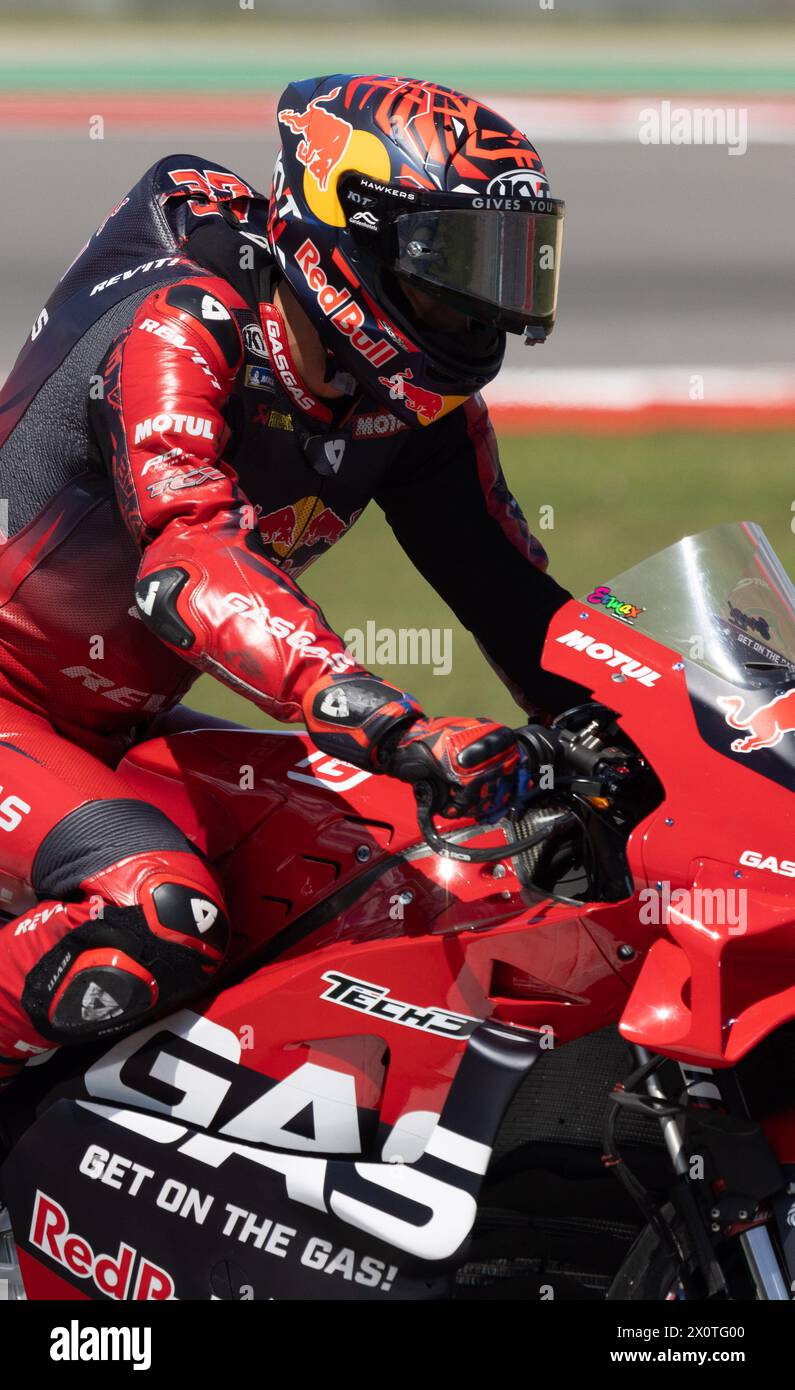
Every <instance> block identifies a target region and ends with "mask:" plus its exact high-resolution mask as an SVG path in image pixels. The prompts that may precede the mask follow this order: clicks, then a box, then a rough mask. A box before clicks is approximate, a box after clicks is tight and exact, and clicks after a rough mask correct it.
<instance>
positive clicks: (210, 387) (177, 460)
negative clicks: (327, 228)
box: [98, 278, 361, 720]
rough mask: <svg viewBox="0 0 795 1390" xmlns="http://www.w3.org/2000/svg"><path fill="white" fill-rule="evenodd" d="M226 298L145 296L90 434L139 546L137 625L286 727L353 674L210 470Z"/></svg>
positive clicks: (222, 391)
mask: <svg viewBox="0 0 795 1390" xmlns="http://www.w3.org/2000/svg"><path fill="white" fill-rule="evenodd" d="M237 303H238V302H237V299H236V297H235V295H234V291H232V290H231V289H230V287H229V286H228V285H226V284H225V282H223V281H219V280H214V279H210V278H206V279H205V278H198V279H196V280H195V281H190V280H186V281H184V282H181V283H180V284H179V285H173V286H170V287H167V288H161V289H158V290H155V291H154V292H153V293H152V294H151V295H150V296H149V297H148V298H147V299H146V300H145V301H144V302H143V304H141V305H140V307H139V308H138V310H137V312H136V314H135V317H134V319H133V322H132V325H131V327H130V329H129V331H128V332H127V333H126V335H125V336H124V337H123V338H122V339H121V340H120V341H119V342H118V343H117V344H116V346H115V347H114V349H113V351H112V353H111V354H110V357H109V359H108V361H107V363H106V369H105V391H104V399H103V401H102V402H101V403H98V409H99V412H100V420H99V422H98V424H99V431H98V432H99V434H100V437H102V436H103V435H104V446H105V448H106V450H107V453H108V456H109V458H110V461H111V466H112V471H113V476H114V482H115V488H116V495H117V498H118V502H119V506H120V508H121V511H122V513H123V515H124V518H125V522H126V524H127V527H128V529H129V530H130V532H131V533H132V535H133V537H134V538H135V539H136V541H137V542H138V543H139V545H141V547H142V550H143V554H142V559H141V564H140V568H139V571H138V579H137V584H136V593H135V599H136V603H137V606H138V611H139V613H140V616H141V618H142V620H143V622H144V623H146V625H147V626H148V627H149V628H151V630H152V631H153V632H155V633H156V634H157V636H158V637H159V638H160V639H161V640H162V641H163V642H165V643H166V644H167V645H168V646H170V647H172V648H173V649H175V650H176V651H178V652H179V653H180V655H181V656H183V657H185V659H186V660H187V661H189V662H190V663H191V664H192V665H195V666H196V667H198V668H199V669H200V670H202V671H207V672H209V673H210V674H211V675H213V676H216V677H218V678H219V679H220V680H222V681H224V682H225V683H226V684H227V685H230V686H232V688H233V689H235V690H238V691H239V692H240V693H241V694H243V695H246V696H248V697H249V698H250V699H251V700H253V701H254V702H255V703H256V704H258V705H259V706H260V707H261V708H263V709H266V710H267V711H268V712H269V713H271V714H273V715H275V716H276V717H277V718H279V719H284V720H295V719H301V718H302V717H303V711H302V705H301V702H302V699H303V696H304V695H305V693H306V691H307V689H308V688H309V687H310V686H312V685H313V684H315V683H316V682H317V680H318V678H319V677H321V676H324V675H334V674H342V673H344V672H357V671H359V670H361V668H360V667H357V665H356V663H355V661H354V660H353V658H352V657H351V656H350V655H349V654H348V653H347V652H346V650H345V645H344V643H343V641H342V639H341V638H340V637H338V636H337V634H336V633H334V632H333V631H332V630H331V628H329V626H328V624H327V623H326V620H325V618H324V616H323V614H322V612H321V611H320V609H319V608H318V607H317V605H316V604H314V603H313V602H312V601H311V599H309V598H308V597H307V596H306V595H305V594H304V593H303V592H302V590H301V589H300V588H299V587H298V585H297V584H296V583H295V582H294V581H293V580H291V579H290V578H289V577H288V576H287V575H285V574H284V573H283V572H282V571H281V570H280V569H279V568H278V567H277V566H275V565H274V564H273V563H272V562H271V561H270V559H269V558H268V557H267V555H266V554H265V553H264V551H263V549H262V546H261V544H260V543H259V531H258V530H257V527H256V515H255V513H254V509H253V507H251V505H250V504H249V503H248V499H247V498H246V497H245V495H244V494H243V493H242V492H241V490H240V487H239V485H238V482H237V479H236V477H235V474H234V472H233V470H232V468H231V467H230V466H229V465H228V464H226V463H224V462H223V452H224V448H225V445H226V442H227V439H228V437H229V429H228V426H227V424H226V421H225V419H224V414H223V407H224V405H225V403H226V402H227V400H228V398H229V395H230V392H231V389H232V386H233V384H234V381H235V377H236V375H237V372H238V370H239V368H240V362H241V357H242V345H241V340H240V334H239V330H238V328H237V325H236V323H235V321H234V319H233V318H232V316H231V315H230V314H229V312H228V309H227V307H225V306H227V305H230V304H234V305H235V306H237ZM240 307H242V301H240Z"/></svg>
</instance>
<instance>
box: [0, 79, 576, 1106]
mask: <svg viewBox="0 0 795 1390" xmlns="http://www.w3.org/2000/svg"><path fill="white" fill-rule="evenodd" d="M278 126H279V131H280V134H281V137H282V151H281V153H280V155H279V158H278V160H277V164H276V169H275V172H274V178H273V184H272V188H271V193H270V197H269V199H265V198H263V197H262V196H261V195H260V194H258V193H257V192H256V191H255V190H254V188H253V187H251V186H250V185H249V184H247V183H246V182H245V181H244V180H243V179H242V178H240V177H239V176H238V175H236V174H234V173H232V171H230V170H226V169H223V168H221V167H219V166H217V165H215V164H213V163H211V162H208V161H207V160H206V159H199V158H195V157H192V156H186V155H176V156H171V157H168V158H166V159H163V160H161V161H159V162H158V163H157V164H156V165H155V166H154V167H153V168H152V169H151V170H149V171H148V172H147V173H146V174H145V175H144V176H143V178H142V179H141V180H140V182H139V183H138V184H137V185H136V186H135V188H133V189H132V190H130V193H129V194H128V195H127V196H126V197H125V198H123V199H122V200H121V202H120V203H119V204H118V205H117V207H115V208H114V209H113V211H112V212H111V214H110V215H109V217H108V218H107V219H106V221H105V222H104V223H103V224H102V226H101V227H100V228H99V229H98V230H97V232H96V233H94V235H93V236H92V237H90V238H89V241H88V242H87V244H86V246H85V247H84V249H83V251H82V252H81V253H80V254H79V256H78V257H77V258H76V260H75V261H74V262H73V264H72V266H70V267H69V269H68V271H67V272H66V273H65V275H64V277H63V278H62V280H61V281H60V282H59V285H58V286H57V288H56V290H55V291H54V293H53V295H52V296H51V298H50V300H49V301H48V303H47V305H46V306H45V308H44V309H43V310H42V312H41V314H40V315H39V317H38V318H37V321H36V324H35V325H34V327H33V330H32V332H31V337H30V340H29V341H28V342H27V343H26V345H25V347H24V348H23V350H22V352H21V354H20V356H19V358H18V360H17V363H16V365H15V367H14V370H13V371H12V373H11V375H10V377H9V379H8V381H7V383H6V386H5V388H4V390H3V392H2V395H0V487H1V488H2V494H3V496H4V497H6V498H8V504H9V505H8V535H7V538H6V544H5V545H4V546H3V553H2V558H1V559H0V593H1V595H2V597H1V598H0V638H1V639H2V641H1V642H0V721H2V726H3V732H2V734H0V783H1V784H2V789H3V793H2V794H3V795H4V796H5V800H4V801H0V829H2V830H3V831H4V832H7V833H6V834H4V835H3V836H2V837H0V838H2V840H3V844H2V847H1V848H0V871H2V874H3V876H5V877H7V878H8V879H9V880H10V881H22V882H23V883H27V884H29V885H30V888H31V889H32V892H33V894H34V895H35V897H36V898H37V899H38V909H37V911H36V912H35V913H30V911H28V914H27V915H26V916H21V915H18V916H16V917H15V918H14V919H12V920H11V921H9V922H8V923H7V924H6V925H5V926H4V927H3V928H2V930H0V1081H1V1080H3V1079H6V1080H10V1079H12V1078H13V1077H14V1076H15V1075H16V1074H17V1072H18V1070H19V1067H20V1065H22V1064H23V1063H24V1061H25V1060H27V1058H28V1057H29V1056H30V1055H31V1053H35V1052H37V1051H40V1050H42V1049H47V1048H49V1047H52V1046H53V1045H57V1044H60V1043H63V1042H68V1041H72V1040H81V1039H85V1038H86V1037H93V1036H97V1035H100V1034H101V1035H104V1034H108V1033H113V1032H116V1031H119V1030H120V1029H123V1028H127V1027H129V1026H130V1024H131V1023H132V1022H135V1021H138V1020H139V1019H140V1018H141V1017H142V1016H143V1015H145V1014H147V1013H149V1012H152V1011H154V1010H160V1009H164V1008H167V1007H172V1006H173V1005H174V1003H175V1002H177V1001H178V1000H181V999H182V998H184V997H186V996H187V995H188V994H191V993H195V992H196V991H197V990H198V989H200V988H202V987H203V986H204V985H205V984H206V983H207V982H208V981H209V980H210V978H211V977H212V974H213V972H214V971H215V970H216V969H217V968H218V965H219V964H220V962H221V961H222V959H223V956H224V951H225V947H226V942H227V938H228V930H229V928H228V923H227V920H226V915H225V911H224V903H223V897H222V893H221V888H220V884H219V882H218V880H217V877H216V875H215V874H214V872H213V871H212V870H211V869H210V867H209V866H208V865H207V864H206V863H205V861H204V860H203V859H202V858H201V857H200V856H199V854H198V853H197V852H196V850H195V849H194V847H193V846H192V845H191V844H190V843H189V842H188V841H187V839H186V838H185V837H184V835H183V834H182V833H181V832H180V831H179V830H178V829H177V827H176V826H174V825H173V824H172V823H171V822H170V821H169V820H168V818H167V817H166V816H164V815H163V813H162V812H160V811H158V810H157V809H156V808H155V807H153V806H150V805H149V804H147V803H146V802H144V801H143V800H141V799H140V798H139V797H137V796H136V794H135V792H134V790H133V789H132V788H131V787H130V786H129V784H127V783H126V782H125V781H124V779H123V777H122V776H121V775H120V774H118V773H117V772H116V771H115V770H114V769H115V767H116V764H117V763H118V761H119V758H120V757H121V755H122V753H123V752H124V751H125V749H126V748H127V747H129V746H130V744H131V743H132V742H134V741H135V740H137V739H140V738H141V737H142V736H143V735H144V734H146V733H149V732H151V729H152V727H153V721H154V720H155V718H158V719H159V720H160V723H161V727H167V724H165V723H164V722H163V719H164V714H165V713H166V712H168V711H170V710H172V709H173V708H174V707H175V705H176V704H177V702H178V701H179V699H180V698H181V696H182V695H183V694H184V693H185V691H186V690H187V689H188V687H189V686H190V684H191V683H192V681H193V680H194V679H195V678H196V676H197V674H198V673H199V672H209V673H210V674H212V675H214V676H216V677H217V678H218V679H220V680H222V681H224V682H225V683H226V684H227V685H229V686H230V687H232V688H233V689H235V690H237V691H239V692H240V693H242V694H244V695H246V696H248V697H249V698H250V699H251V700H252V701H253V702H254V703H256V704H257V705H258V706H259V707H260V708H261V709H263V710H266V711H268V712H269V713H271V714H273V715H275V716H276V717H277V718H279V719H283V720H288V721H291V720H292V721H295V720H302V719H303V720H305V722H306V724H307V727H308V729H309V732H310V734H311V736H312V737H313V739H314V741H315V742H316V743H317V745H318V747H319V748H321V749H323V750H324V751H327V752H329V753H331V754H332V755H333V756H337V757H341V758H344V759H346V760H347V761H349V762H352V763H355V764H357V765H358V766H362V767H367V768H369V769H371V770H375V771H379V772H384V773H388V774H391V775H394V776H397V777H401V778H403V779H405V780H408V781H414V780H417V779H419V778H422V779H423V780H425V781H429V782H430V783H431V784H432V785H433V787H434V808H435V809H436V810H437V811H438V812H440V813H445V814H449V815H472V814H476V815H478V816H479V817H481V818H489V817H494V816H496V815H499V814H500V812H501V811H503V810H504V809H505V808H506V807H507V806H508V805H510V804H511V802H512V801H514V800H515V799H516V798H518V797H520V796H521V794H522V790H523V785H524V782H525V781H526V772H525V769H524V766H523V756H522V754H521V753H520V751H519V749H518V748H517V746H516V744H515V742H514V740H513V739H512V737H511V736H510V734H509V732H508V731H507V730H505V729H503V728H502V727H501V726H499V725H497V724H494V723H493V722H491V721H488V720H485V719H480V718H478V719H463V718H457V719H449V718H448V719H445V718H441V719H440V718H428V717H427V716H426V714H425V712H424V711H423V710H422V709H421V708H420V706H419V705H418V704H417V702H416V701H415V700H414V699H413V697H412V696H410V695H409V694H407V693H406V692H404V691H401V690H398V689H396V688H394V687H392V686H390V685H389V684H388V683H387V682H385V681H383V680H381V679H380V678H377V677H375V676H373V675H372V674H371V673H369V672H367V671H366V670H364V669H363V668H362V667H360V666H359V665H358V664H357V663H356V662H355V660H354V659H353V657H352V656H351V655H350V653H349V652H347V651H346V648H345V646H344V643H343V642H342V639H341V638H340V637H339V636H338V635H337V634H336V633H335V632H334V630H333V628H332V627H331V626H330V625H329V623H328V622H327V620H326V618H325V617H324V614H323V613H322V611H321V610H320V609H319V608H318V606H317V605H316V604H315V603H314V602H312V601H311V600H310V599H309V598H308V597H307V596H306V595H305V594H304V593H303V591H302V589H301V588H300V586H299V584H298V583H297V577H298V576H299V575H300V573H301V572H302V570H303V569H304V568H306V566H307V565H308V564H309V563H311V561H312V560H314V559H315V558H317V556H318V555H319V554H321V553H322V552H323V551H324V550H326V549H327V548H328V547H329V546H330V545H331V544H333V543H334V541H335V540H337V539H338V538H339V537H340V536H341V535H342V534H344V533H345V531H347V530H348V529H349V528H350V526H351V525H352V524H353V523H354V521H355V520H356V519H357V517H358V516H359V515H360V514H361V512H362V510H363V509H364V507H365V506H366V505H367V504H368V502H369V501H371V500H375V501H376V503H377V504H378V505H379V506H380V507H381V508H382V509H383V511H384V513H385V515H386V518H387V521H388V523H389V525H390V526H391V528H392V529H393V531H394V532H395V534H396V536H397V538H398V540H399V541H400V542H401V544H402V546H403V548H404V549H405V550H406V552H407V554H408V555H409V557H410V558H411V560H412V561H413V563H414V564H415V565H416V567H417V568H418V569H419V570H420V572H421V573H422V574H423V575H424V576H425V577H426V578H427V579H428V580H429V582H430V583H432V584H433V585H434V587H435V588H436V589H437V591H438V592H439V593H440V594H441V595H442V597H444V598H445V600H446V601H447V602H448V603H449V604H450V606H451V607H452V608H453V610H454V611H455V612H456V614H457V616H458V617H459V619H460V620H461V622H462V623H463V624H464V625H465V626H466V627H468V628H469V629H470V630H471V631H472V632H473V633H474V635H475V636H476V638H477V640H478V641H479V642H480V644H481V646H482V647H483V649H484V651H485V652H486V654H487V656H488V658H489V660H490V661H492V663H493V664H494V665H495V667H496V668H497V669H498V671H499V672H500V674H501V675H502V676H503V678H504V679H505V680H506V682H507V683H508V684H509V687H510V688H511V689H512V691H513V692H514V693H515V694H516V696H517V698H518V699H519V700H520V702H521V703H522V704H523V706H524V707H525V708H526V709H528V710H531V709H538V708H541V709H542V710H545V711H547V712H556V711H558V710H560V709H563V708H565V707H567V706H570V705H571V704H573V703H576V702H577V701H578V700H579V699H581V698H582V697H583V692H582V690H581V689H580V688H579V687H577V686H574V685H571V684H570V683H569V682H566V681H564V680H562V679H560V678H558V677H555V676H552V675H550V674H549V673H546V672H544V671H543V670H542V669H541V667H540V653H541V649H542V645H543V639H544V634H545V632H546V628H547V625H548V622H549V620H550V618H551V616H552V614H553V613H554V612H556V611H557V609H558V608H559V607H560V606H561V605H562V604H563V603H564V602H565V601H566V600H567V599H568V598H569V595H568V593H567V592H566V591H565V590H564V589H563V588H561V587H560V586H559V585H558V584H556V583H555V581H554V580H553V579H552V578H551V577H550V576H549V575H548V574H547V573H546V566H547V557H546V555H545V553H544V550H543V547H542V546H541V545H540V543H539V542H538V541H537V540H536V539H535V538H534V537H533V536H531V535H530V533H529V531H528V528H527V525H526V523H525V521H524V518H523V517H522V514H521V512H520V510H519V508H518V506H517V504H516V502H515V500H514V499H513V497H512V496H511V494H510V493H509V491H508V488H507V485H506V483H505V480H504V477H503V475H502V471H501V469H500V465H499V461H498V456H497V451H496V446H495V443H494V436H493V431H492V429H491V425H490V423H489V419H488V413H487V410H486V407H485V405H484V404H483V402H482V399H481V397H480V394H479V392H480V390H481V389H482V387H484V386H485V385H487V384H488V383H489V382H490V381H491V380H493V378H494V377H495V376H496V374H497V372H498V371H499V369H500V366H501V363H502V359H503V354H504V350H505V334H506V332H508V331H512V332H523V333H525V334H526V336H527V337H528V340H530V341H538V342H540V341H543V339H544V337H545V336H546V335H547V333H548V332H549V331H550V330H551V328H552V325H553V323H554V318H555V306H556V296H557V279H558V270H559V261H560V238H561V229H562V216H563V206H562V204H561V203H560V202H559V201H558V200H556V199H553V198H552V197H550V196H549V192H548V186H547V181H546V176H545V174H544V170H543V166H542V164H541V160H540V158H539V156H538V154H537V152H536V151H535V150H534V148H533V147H532V145H530V143H529V141H527V139H526V137H525V136H523V135H522V134H521V133H520V132H519V131H517V130H515V129H514V127H513V126H512V125H511V123H510V122H507V121H505V120H503V119H502V118H501V117H500V116H498V115H497V114H495V113H494V112H491V111H489V110H488V109H487V108H486V107H484V106H482V105H480V104H479V103H477V102H475V101H473V100H471V99H470V98H467V97H465V96H462V95H461V94H459V93H455V92H450V91H448V90H447V89H444V88H440V87H437V86H434V85H433V84H430V83H423V82H418V81H411V80H404V79H399V78H392V77H355V76H354V77H348V76H341V75H337V76H333V77H327V78H321V79H312V80H309V81H306V82H301V83H297V84H294V85H293V86H291V87H290V88H288V90H287V92H285V94H284V95H283V97H282V98H281V100H280V103H279V110H278ZM362 578H365V576H362ZM517 617H518V619H519V621H517ZM205 722H206V721H205ZM7 901H9V902H13V895H11V896H10V897H9V898H8V899H7Z"/></svg>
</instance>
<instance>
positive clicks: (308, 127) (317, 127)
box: [279, 87, 353, 193]
mask: <svg viewBox="0 0 795 1390" xmlns="http://www.w3.org/2000/svg"><path fill="white" fill-rule="evenodd" d="M339 93H340V89H339V87H334V88H333V90H332V91H330V92H328V93H327V94H326V96H324V97H315V99H314V101H310V103H309V105H308V106H307V108H306V110H305V111H280V112H279V121H280V122H281V124H282V125H286V126H287V128H288V130H291V131H292V132H293V135H300V136H301V137H302V139H301V141H300V143H299V145H298V148H297V150H296V152H295V156H296V159H297V160H298V161H299V163H300V164H303V166H304V168H305V169H307V170H308V172H309V173H310V174H311V175H312V177H313V178H314V179H315V181H316V182H317V186H318V188H319V189H320V190H321V192H322V193H325V191H326V189H327V188H328V181H329V178H330V176H331V174H332V173H333V171H334V170H335V169H336V167H337V165H338V164H339V162H340V160H341V159H342V156H343V155H344V153H345V151H346V149H347V148H348V143H349V141H350V138H351V135H352V134H353V126H352V125H351V123H350V121H345V120H343V119H342V117H341V116H335V115H334V112H333V111H327V110H326V109H325V106H324V105H323V103H324V102H329V101H334V99H335V97H338V96H339Z"/></svg>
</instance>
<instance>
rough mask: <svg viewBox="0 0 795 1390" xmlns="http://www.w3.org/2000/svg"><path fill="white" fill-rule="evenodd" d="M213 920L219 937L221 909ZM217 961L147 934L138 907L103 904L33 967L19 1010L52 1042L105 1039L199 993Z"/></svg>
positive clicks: (143, 916) (198, 929)
mask: <svg viewBox="0 0 795 1390" xmlns="http://www.w3.org/2000/svg"><path fill="white" fill-rule="evenodd" d="M169 886H170V885H169ZM180 886H181V885H180ZM218 916H220V917H221V918H222V919H223V921H222V925H220V926H219V928H218V929H219V931H223V929H224V925H225V923H226V919H225V918H224V917H223V914H222V913H220V910H219V914H218ZM218 916H216V918H215V919H214V921H213V923H212V924H211V928H210V929H211V930H212V929H214V928H215V927H216V923H217V922H218ZM195 930H196V932H197V934H198V933H199V932H200V925H199V924H198V923H197V924H196V927H195ZM227 930H228V928H227ZM217 959H220V957H218V958H217ZM217 959H216V960H208V959H207V957H205V956H203V955H201V954H200V953H199V952H198V951H196V950H195V949H193V948H192V947H190V946H187V945H184V944H181V943H178V942H174V941H171V940H166V939H164V938H163V937H161V936H159V935H158V934H156V933H154V932H152V931H151V930H150V927H149V924H148V922H147V919H146V915H145V913H144V910H143V907H142V906H138V905H136V906H134V907H116V906H115V905H114V904H108V905H106V906H105V908H104V910H103V914H102V916H101V917H97V918H95V919H94V920H92V921H87V922H84V923H82V924H81V925H80V926H79V927H75V928H74V929H73V930H72V931H70V932H68V933H67V935H66V936H64V937H62V938H61V940H60V941H58V942H57V943H56V944H55V945H54V946H53V947H51V949H50V950H49V951H48V952H47V953H46V954H45V955H44V956H42V958H41V960H39V961H38V962H37V963H36V965H34V966H33V968H32V969H31V970H30V971H29V972H28V975H27V977H26V980H25V987H24V990H23V993H22V1005H23V1007H24V1008H25V1010H26V1011H27V1013H28V1015H29V1017H30V1019H31V1021H32V1022H33V1024H34V1027H35V1028H36V1029H37V1030H38V1031H39V1032H40V1033H41V1035H42V1036H43V1037H45V1038H48V1039H50V1040H51V1041H53V1042H56V1043H63V1042H82V1041H87V1040H89V1039H91V1038H96V1037H105V1036H108V1035H111V1034H114V1033H119V1032H123V1031H125V1030H127V1029H129V1028H130V1027H132V1026H134V1025H135V1024H137V1023H139V1022H141V1021H142V1020H143V1019H144V1018H145V1017H146V1016H147V1015H151V1014H152V1013H153V1012H154V1011H155V1010H157V1011H158V1012H162V1011H164V1010H165V1009H167V1008H173V1007H175V1006H176V1005H177V1004H179V1003H181V1002H182V1001H183V1000H185V999H186V998H188V997H191V996H194V995H196V994H198V993H200V992H201V991H202V990H203V989H204V988H205V987H206V985H207V982H208V979H209V977H210V976H211V974H212V972H213V970H214V969H215V966H216V965H217Z"/></svg>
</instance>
